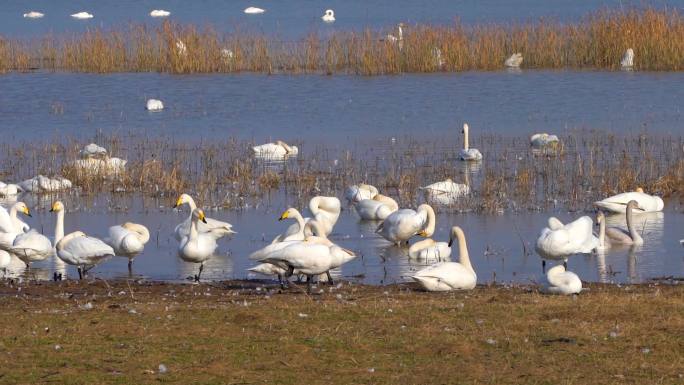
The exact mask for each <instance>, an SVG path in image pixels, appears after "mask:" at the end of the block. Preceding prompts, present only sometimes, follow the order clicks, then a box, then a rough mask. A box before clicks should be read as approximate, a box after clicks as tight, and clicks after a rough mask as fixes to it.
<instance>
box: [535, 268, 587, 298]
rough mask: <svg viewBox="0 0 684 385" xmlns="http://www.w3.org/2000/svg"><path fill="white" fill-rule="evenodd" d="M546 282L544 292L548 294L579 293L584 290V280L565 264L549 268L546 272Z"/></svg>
mask: <svg viewBox="0 0 684 385" xmlns="http://www.w3.org/2000/svg"><path fill="white" fill-rule="evenodd" d="M546 281H547V282H546V284H545V285H544V286H543V287H542V292H545V293H548V294H563V295H570V294H579V293H580V292H581V291H582V281H581V280H580V279H579V277H578V276H577V274H575V273H573V272H572V271H566V270H565V266H563V265H562V264H561V265H558V266H554V267H552V268H550V269H549V271H548V272H547V273H546Z"/></svg>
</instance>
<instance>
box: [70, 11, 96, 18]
mask: <svg viewBox="0 0 684 385" xmlns="http://www.w3.org/2000/svg"><path fill="white" fill-rule="evenodd" d="M71 17H73V18H74V19H80V20H85V19H92V18H93V14H92V13H88V12H85V11H83V12H78V13H74V14H72V15H71Z"/></svg>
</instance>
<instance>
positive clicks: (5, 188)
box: [0, 182, 22, 197]
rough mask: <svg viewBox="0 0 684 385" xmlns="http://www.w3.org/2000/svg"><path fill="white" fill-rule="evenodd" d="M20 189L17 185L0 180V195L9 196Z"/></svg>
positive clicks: (15, 193)
mask: <svg viewBox="0 0 684 385" xmlns="http://www.w3.org/2000/svg"><path fill="white" fill-rule="evenodd" d="M21 191H22V189H21V187H19V185H16V184H12V183H9V184H8V183H3V182H0V196H3V197H9V196H14V195H17V194H18V193H19V192H21Z"/></svg>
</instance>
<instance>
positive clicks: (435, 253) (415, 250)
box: [408, 238, 451, 262]
mask: <svg viewBox="0 0 684 385" xmlns="http://www.w3.org/2000/svg"><path fill="white" fill-rule="evenodd" d="M408 255H409V258H411V259H417V260H421V261H435V262H442V261H448V260H449V256H451V247H450V246H449V244H448V243H447V242H437V241H435V240H434V239H432V238H428V239H423V240H422V241H418V242H416V243H414V244H412V245H411V246H410V247H409V249H408Z"/></svg>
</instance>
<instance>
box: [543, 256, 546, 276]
mask: <svg viewBox="0 0 684 385" xmlns="http://www.w3.org/2000/svg"><path fill="white" fill-rule="evenodd" d="M542 274H546V259H542Z"/></svg>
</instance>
